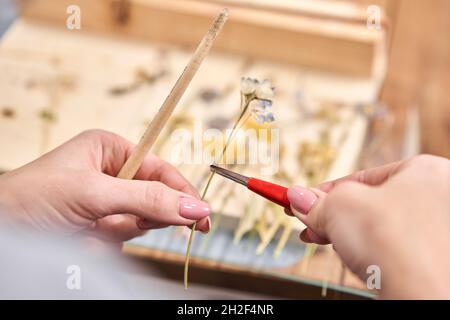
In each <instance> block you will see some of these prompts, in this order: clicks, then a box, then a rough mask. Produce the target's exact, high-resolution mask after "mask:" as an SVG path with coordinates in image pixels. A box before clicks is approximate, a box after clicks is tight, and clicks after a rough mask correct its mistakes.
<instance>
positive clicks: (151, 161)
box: [93, 130, 199, 197]
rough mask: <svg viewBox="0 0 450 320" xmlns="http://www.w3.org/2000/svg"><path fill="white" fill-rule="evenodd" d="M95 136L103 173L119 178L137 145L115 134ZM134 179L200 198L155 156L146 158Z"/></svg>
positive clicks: (103, 133)
mask: <svg viewBox="0 0 450 320" xmlns="http://www.w3.org/2000/svg"><path fill="white" fill-rule="evenodd" d="M93 134H95V135H97V136H98V139H99V141H100V144H101V146H102V148H101V150H102V156H101V170H102V172H104V173H106V174H108V175H110V176H114V177H115V176H117V174H118V173H119V171H120V169H121V168H122V166H123V165H124V164H125V162H126V160H127V159H128V157H129V156H130V154H131V153H132V151H133V149H134V147H135V145H134V144H133V143H131V142H130V141H128V140H126V139H125V138H123V137H121V136H119V135H116V134H114V133H110V132H106V131H100V130H96V131H95V133H93ZM134 178H135V179H137V180H153V181H161V182H162V183H164V184H165V185H167V186H169V187H171V188H172V189H175V190H178V191H181V192H185V193H187V194H190V195H192V196H194V197H199V194H198V192H197V190H196V189H195V188H194V187H193V186H192V185H191V184H190V183H189V181H187V180H186V179H185V178H184V177H183V175H182V174H181V173H180V172H179V171H178V170H177V169H176V168H175V167H173V166H172V165H171V164H169V163H167V162H166V161H164V160H162V159H159V158H158V157H157V156H155V155H153V154H148V155H147V156H146V157H145V158H144V161H143V162H142V164H141V166H140V168H139V170H138V172H137V173H136V175H135V177H134Z"/></svg>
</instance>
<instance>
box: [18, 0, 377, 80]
mask: <svg viewBox="0 0 450 320" xmlns="http://www.w3.org/2000/svg"><path fill="white" fill-rule="evenodd" d="M20 3H21V4H22V6H21V13H22V15H23V16H25V17H27V18H33V19H40V20H45V21H52V22H56V23H58V24H59V25H60V26H61V27H64V26H65V21H66V18H67V15H65V10H66V7H67V6H68V5H69V4H77V5H79V6H80V8H81V10H82V28H83V30H84V29H86V30H89V29H90V30H100V31H105V32H112V33H115V34H123V35H133V36H137V37H141V38H144V39H152V40H156V41H162V42H170V43H178V44H181V45H187V46H192V45H193V44H195V43H196V42H197V41H198V39H199V38H201V36H202V32H203V31H202V30H205V28H207V26H208V23H209V21H210V19H211V17H213V16H214V15H215V14H216V13H217V12H218V11H220V8H221V7H222V6H221V4H218V3H210V2H208V3H205V2H203V1H195V0H182V1H181V0H167V1H157V0H129V1H127V2H126V3H127V5H126V6H122V7H120V8H124V9H120V10H119V13H118V11H117V8H118V7H117V6H118V4H120V3H121V2H118V1H117V0H98V1H88V0H77V1H71V0H28V1H27V0H23V1H21V2H20ZM124 10H125V11H124ZM230 11H231V12H230V21H229V23H228V25H227V28H225V30H224V32H223V34H222V36H221V39H219V41H218V42H217V45H216V48H218V49H222V50H227V51H230V52H234V53H239V54H244V55H248V56H251V57H255V58H265V59H271V60H275V61H282V62H287V63H292V64H298V65H303V66H310V67H314V68H320V69H325V70H327V71H336V72H343V73H347V74H353V75H358V76H369V75H371V74H372V73H373V72H374V66H375V63H376V59H378V58H379V54H380V52H379V47H380V46H383V44H384V42H385V33H384V30H381V31H375V30H368V29H367V28H366V25H365V24H359V25H355V24H351V23H345V22H339V21H330V22H324V21H323V20H321V19H315V18H312V17H307V16H299V15H293V14H290V13H280V12H271V11H268V10H265V11H262V10H252V9H251V8H245V7H239V6H234V7H231V8H230ZM120 12H121V13H120ZM124 17H126V18H124ZM185 26H189V27H188V28H186V27H185ZM167 30H170V31H167ZM381 54H382V52H381Z"/></svg>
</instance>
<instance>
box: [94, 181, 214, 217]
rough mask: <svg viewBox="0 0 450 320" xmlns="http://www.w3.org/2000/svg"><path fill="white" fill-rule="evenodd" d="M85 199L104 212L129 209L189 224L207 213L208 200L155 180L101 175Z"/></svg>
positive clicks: (127, 210) (129, 211)
mask: <svg viewBox="0 0 450 320" xmlns="http://www.w3.org/2000/svg"><path fill="white" fill-rule="evenodd" d="M97 180H98V182H97V183H96V185H95V188H92V189H91V190H90V192H89V193H88V194H89V196H90V199H86V200H85V201H86V202H90V203H92V205H93V206H94V207H95V208H96V210H98V212H100V213H99V214H100V215H101V216H102V217H104V216H109V215H114V214H122V213H130V214H133V215H135V216H138V217H141V218H144V219H146V220H148V221H150V222H151V223H156V224H162V225H185V226H190V225H192V224H193V223H194V222H195V221H198V220H201V219H203V218H205V217H207V216H208V215H209V213H210V212H211V208H210V206H209V204H208V203H206V202H204V201H200V200H198V199H196V198H194V197H192V196H189V195H186V194H184V193H182V192H180V191H177V190H174V189H172V188H170V187H168V186H166V185H165V184H163V183H161V182H158V181H140V180H123V179H117V178H113V177H109V176H106V175H102V176H101V179H97Z"/></svg>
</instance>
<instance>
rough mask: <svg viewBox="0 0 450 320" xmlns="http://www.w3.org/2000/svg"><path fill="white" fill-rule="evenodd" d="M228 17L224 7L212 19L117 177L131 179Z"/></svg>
mask: <svg viewBox="0 0 450 320" xmlns="http://www.w3.org/2000/svg"><path fill="white" fill-rule="evenodd" d="M227 18H228V10H227V9H224V10H223V11H222V12H221V13H220V14H219V15H218V16H217V17H216V19H215V20H214V22H213V24H212V26H211V28H210V29H209V30H208V32H207V33H206V35H205V36H204V37H203V39H202V41H201V42H200V44H199V45H198V47H197V49H196V50H195V52H194V55H193V56H192V58H191V60H190V61H189V63H188V64H187V66H186V68H185V69H184V70H183V73H182V74H181V75H180V77H179V78H178V80H177V82H176V83H175V85H174V87H173V89H172V91H170V93H169V95H168V96H167V98H166V100H165V101H164V103H163V105H162V106H161V108H160V109H159V110H158V113H157V114H156V116H155V117H154V118H153V120H152V122H151V123H150V125H149V126H148V128H147V130H146V131H145V133H144V135H143V136H142V138H141V140H140V141H139V143H138V145H137V146H136V147H135V148H134V150H133V152H132V153H131V155H130V157H129V158H128V159H127V161H126V162H125V164H124V165H123V167H122V169H121V170H120V172H119V174H118V175H117V177H118V178H122V179H133V177H134V176H135V175H136V172H137V171H138V170H139V167H140V166H141V164H142V162H143V160H144V158H145V156H146V154H147V153H148V152H149V151H150V148H151V147H152V146H153V144H154V143H155V141H156V138H157V137H158V135H159V134H160V133H161V131H162V129H163V128H164V126H165V125H166V123H167V121H168V120H169V117H170V115H171V114H172V112H173V111H174V109H175V107H176V106H177V104H178V102H179V101H180V99H181V97H182V96H183V94H184V92H185V91H186V89H187V87H188V86H189V83H190V82H191V80H192V78H193V77H194V75H195V74H196V73H197V70H198V69H199V67H200V65H201V63H202V62H203V59H204V58H205V57H206V55H207V54H208V52H209V50H210V49H211V47H212V45H213V43H214V40H215V39H216V37H217V35H218V34H219V32H220V30H221V29H222V27H223V26H224V24H225V22H226V21H227Z"/></svg>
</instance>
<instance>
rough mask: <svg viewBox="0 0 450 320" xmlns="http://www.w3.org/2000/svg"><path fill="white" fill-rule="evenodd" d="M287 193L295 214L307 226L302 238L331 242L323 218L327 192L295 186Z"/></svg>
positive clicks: (316, 241) (307, 240)
mask: <svg viewBox="0 0 450 320" xmlns="http://www.w3.org/2000/svg"><path fill="white" fill-rule="evenodd" d="M287 195H288V199H289V202H290V204H291V211H292V213H293V215H294V216H295V217H297V218H298V219H299V220H300V221H302V222H303V223H304V224H305V225H306V226H307V229H305V230H303V232H302V233H301V234H300V238H301V239H302V240H303V241H305V242H314V243H318V244H327V243H329V240H328V237H327V234H326V230H325V223H326V219H323V214H324V203H325V199H326V197H327V194H326V193H324V192H323V191H320V190H318V189H314V188H310V189H308V188H304V187H301V186H293V187H291V188H289V189H288V193H287Z"/></svg>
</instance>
